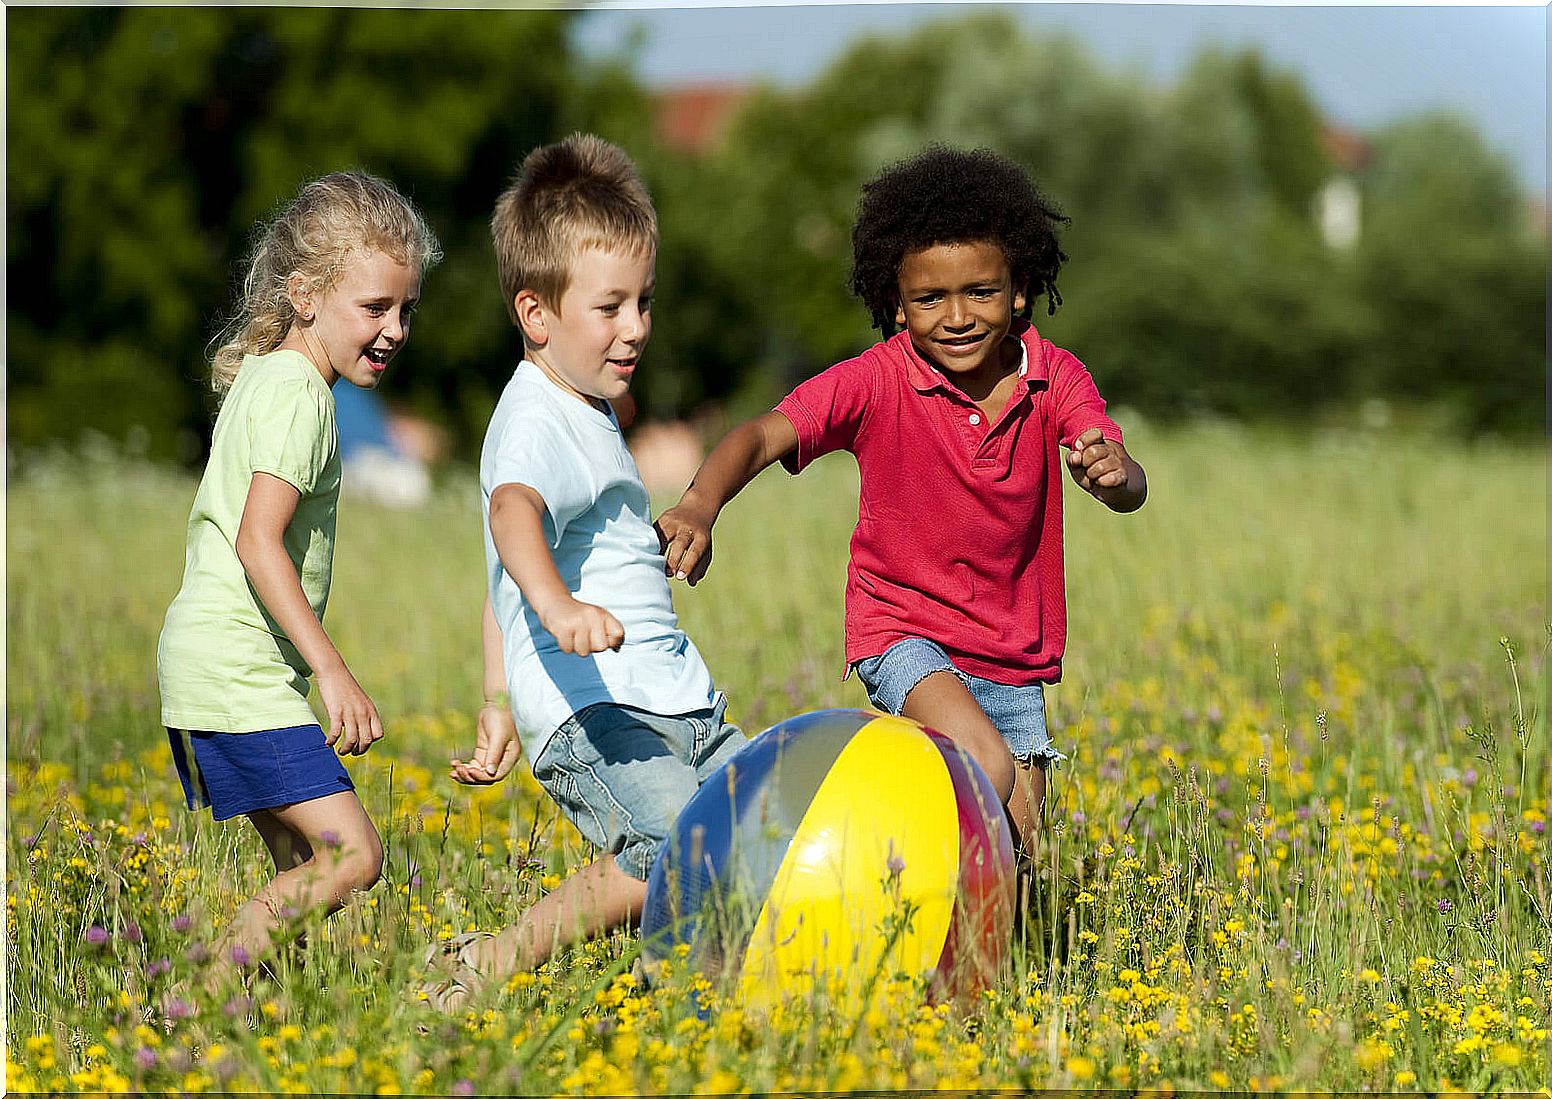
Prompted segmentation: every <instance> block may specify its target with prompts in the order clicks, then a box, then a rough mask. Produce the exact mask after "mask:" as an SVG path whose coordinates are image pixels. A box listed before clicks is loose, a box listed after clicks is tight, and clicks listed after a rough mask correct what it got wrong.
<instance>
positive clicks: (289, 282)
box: [286, 271, 313, 321]
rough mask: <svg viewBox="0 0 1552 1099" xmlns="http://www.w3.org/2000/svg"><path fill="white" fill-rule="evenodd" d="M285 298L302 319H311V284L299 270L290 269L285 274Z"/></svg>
mask: <svg viewBox="0 0 1552 1099" xmlns="http://www.w3.org/2000/svg"><path fill="white" fill-rule="evenodd" d="M286 299H287V300H288V301H290V303H291V308H292V309H293V310H295V312H296V315H297V316H298V317H301V318H302V319H303V320H304V321H310V320H312V319H313V289H312V285H311V284H310V283H309V282H308V281H307V278H306V276H304V275H303V274H302V273H301V272H300V271H292V272H291V273H290V274H289V275H287V276H286Z"/></svg>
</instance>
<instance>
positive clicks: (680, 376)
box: [6, 7, 1546, 460]
mask: <svg viewBox="0 0 1552 1099" xmlns="http://www.w3.org/2000/svg"><path fill="white" fill-rule="evenodd" d="M10 14H11V20H10V25H9V34H8V35H7V46H6V49H7V61H8V67H7V91H8V102H9V112H10V115H9V128H8V138H7V141H8V146H7V152H8V154H9V155H8V158H7V165H8V167H7V181H8V185H9V206H8V228H9V232H8V254H7V263H8V273H9V276H10V277H9V280H8V287H9V290H8V302H7V310H8V322H9V324H8V332H9V350H10V354H9V375H8V406H7V407H8V429H9V437H10V439H11V441H12V444H13V445H20V446H23V447H26V446H32V445H36V444H38V443H41V442H44V441H46V440H50V439H64V440H74V439H76V438H78V437H79V435H80V433H81V432H82V431H83V430H85V429H95V430H98V431H102V432H105V433H107V434H109V435H112V436H115V437H119V438H133V437H134V436H136V435H137V434H138V435H139V437H140V438H141V439H142V440H144V443H145V446H146V449H148V450H149V451H150V452H151V453H153V454H156V455H163V456H172V455H177V456H180V457H182V458H183V459H184V460H193V459H195V458H197V457H198V455H199V453H200V451H201V448H202V440H203V438H204V436H205V434H206V433H207V432H208V429H209V423H210V411H211V401H210V398H209V387H208V383H207V382H206V376H207V368H206V351H207V347H206V344H207V341H208V340H209V339H210V337H211V336H212V335H213V334H214V332H215V331H216V330H217V328H218V326H219V321H220V320H221V318H222V317H223V315H225V314H226V313H228V312H229V311H230V310H231V309H232V308H233V305H234V302H233V292H234V283H235V281H236V279H237V278H238V277H239V270H238V267H239V261H240V259H241V257H242V255H243V253H244V251H245V249H246V247H247V245H248V242H249V239H250V236H251V233H252V231H253V227H254V226H255V225H256V224H257V223H258V222H260V221H261V220H262V219H264V218H265V217H267V216H268V215H269V214H270V213H271V212H272V211H273V210H274V209H275V208H276V207H277V205H278V204H280V203H282V202H284V201H285V200H286V199H288V198H289V197H290V196H291V195H292V194H294V193H295V191H296V189H297V188H298V186H299V185H300V184H301V183H302V182H303V181H304V180H305V179H307V178H310V177H311V176H315V175H317V174H320V173H322V172H326V171H330V170H334V169H337V168H342V167H352V166H354V167H361V168H365V169H366V170H368V171H372V172H376V173H379V174H382V175H384V176H387V177H388V178H390V179H392V180H394V181H395V183H397V184H398V185H399V186H400V187H402V188H403V189H404V190H405V191H406V193H408V194H409V195H410V196H411V197H412V198H414V199H415V201H416V202H417V203H419V204H420V205H421V207H422V208H423V209H424V210H425V211H426V213H427V215H428V217H429V218H430V220H431V222H432V224H433V225H434V227H435V228H436V230H437V232H438V234H439V236H440V237H441V239H442V242H443V245H444V248H445V251H446V260H445V261H444V263H443V264H442V266H441V267H440V268H439V269H438V270H437V271H436V272H435V273H434V274H433V275H432V276H431V277H430V278H429V279H428V281H427V284H426V288H425V300H424V307H423V309H422V311H421V313H420V318H421V320H420V323H419V324H418V326H417V330H416V335H415V339H414V340H413V341H411V343H410V344H409V346H408V348H407V350H406V352H405V354H404V355H403V356H402V357H401V360H400V362H399V363H398V365H397V366H396V369H395V371H394V375H393V377H392V380H391V383H390V390H389V392H390V393H391V394H392V395H393V396H394V397H395V398H397V399H399V400H405V401H409V402H411V403H413V404H414V405H415V406H416V407H418V408H419V409H420V410H421V411H423V412H424V413H426V414H427V415H429V416H431V417H432V418H434V419H437V420H440V421H441V422H443V423H445V424H447V425H448V426H449V427H451V428H452V429H453V433H454V435H455V437H456V438H458V439H459V440H460V441H461V445H462V447H463V449H464V452H465V453H470V452H472V449H473V448H475V447H477V446H478V441H479V439H480V437H481V434H482V432H483V427H484V423H485V420H486V418H487V416H488V414H489V411H490V409H491V408H492V407H493V404H494V400H495V396H496V394H497V392H498V391H499V388H500V385H501V384H502V382H503V381H504V379H505V378H506V376H507V374H508V373H509V371H510V369H511V365H512V361H513V359H514V357H515V355H516V354H517V351H518V343H517V340H516V336H515V334H514V333H513V331H512V330H511V328H510V325H509V324H508V323H507V321H506V317H505V312H504V310H503V309H502V307H501V303H500V301H499V295H498V291H497V289H496V278H495V269H494V259H493V257H492V255H491V250H490V244H489V236H488V229H487V225H488V218H489V212H490V209H491V204H492V202H493V200H494V198H495V195H496V194H497V193H498V192H499V191H500V189H501V188H502V187H504V186H505V185H506V183H507V182H508V180H509V179H510V177H511V174H512V172H513V171H514V170H515V167H516V165H517V162H518V161H519V160H520V158H521V157H522V155H523V154H524V153H526V152H527V151H528V150H529V149H530V148H532V147H533V146H535V145H537V144H540V143H543V142H548V141H553V140H556V139H557V138H559V137H561V136H563V135H564V134H566V133H568V132H570V131H572V130H574V129H591V130H594V131H596V132H598V133H601V134H602V135H603V136H605V137H608V138H610V139H611V140H614V141H617V142H619V143H620V144H622V145H623V146H624V147H625V148H626V149H627V150H628V151H630V152H631V154H632V155H633V156H634V157H635V158H636V159H637V161H638V163H639V164H640V165H641V168H642V172H643V175H644V176H645V178H646V180H647V182H648V185H649V187H650V188H651V189H652V191H653V194H654V196H655V198H656V201H657V203H658V207H659V213H660V216H661V221H662V225H663V243H662V247H661V250H660V253H659V262H658V281H659V286H658V295H657V301H658V306H659V307H658V309H657V312H656V320H655V328H654V337H653V349H652V352H651V364H650V365H651V369H649V370H645V371H643V372H642V375H641V378H640V382H639V386H638V394H637V395H638V399H639V401H640V402H641V404H642V406H643V408H644V409H645V410H646V411H647V412H648V413H650V414H659V415H669V414H675V413H684V412H687V411H689V410H692V409H694V408H695V407H696V406H698V405H700V404H701V403H702V402H706V401H719V402H727V401H733V402H735V403H738V402H740V401H741V402H742V403H743V404H744V405H745V406H746V407H747V406H749V405H750V404H751V403H752V404H754V405H758V404H759V403H761V402H766V401H769V400H772V399H774V398H775V397H776V396H778V395H779V394H780V392H782V391H783V390H784V389H785V388H786V387H788V386H790V385H791V384H793V383H795V382H796V381H798V380H800V379H801V378H802V377H805V376H807V375H808V374H811V373H813V372H815V371H817V370H819V369H822V368H823V367H825V366H827V365H829V364H830V363H831V362H834V361H836V360H838V359H840V358H843V357H846V356H849V355H851V354H855V353H856V352H857V351H859V350H860V349H862V348H863V347H865V346H866V345H867V344H868V343H869V342H870V341H871V340H872V339H873V338H875V335H876V334H875V333H872V332H871V331H870V330H869V327H868V320H867V315H866V312H865V311H864V310H863V309H862V307H861V306H860V305H859V304H857V303H856V302H854V301H852V300H851V299H850V297H849V296H848V294H847V292H846V290H845V286H846V274H847V270H848V267H849V263H850V233H851V225H852V219H853V215H854V211H855V208H856V202H857V198H858V194H859V189H860V186H861V184H862V182H863V181H864V180H865V179H867V178H868V177H869V176H870V175H872V174H873V173H874V172H875V171H877V169H878V168H880V167H881V166H882V165H884V164H885V163H887V162H889V161H892V160H895V159H898V158H900V157H903V156H907V155H909V154H911V153H913V152H915V151H916V150H918V149H919V148H921V146H922V145H923V144H925V143H927V142H930V141H943V142H948V143H952V144H957V145H963V146H975V145H985V146H990V147H992V148H995V149H998V150H1000V151H1002V152H1004V153H1006V154H1007V155H1009V156H1011V157H1013V158H1014V159H1015V160H1017V161H1018V162H1020V163H1021V164H1023V165H1024V166H1025V167H1027V168H1028V169H1029V170H1030V171H1031V173H1032V174H1033V175H1034V176H1035V177H1036V179H1038V180H1039V181H1040V182H1041V184H1042V186H1043V187H1044V189H1045V190H1046V191H1047V192H1048V193H1049V194H1050V195H1051V196H1052V197H1053V198H1055V199H1056V200H1057V202H1058V203H1059V204H1060V205H1062V206H1063V207H1064V209H1065V211H1066V212H1067V213H1068V214H1070V215H1071V217H1072V218H1073V223H1072V226H1071V228H1070V230H1069V231H1068V232H1067V233H1066V235H1065V236H1064V246H1065V248H1066V250H1067V251H1068V253H1069V254H1070V255H1071V256H1072V260H1071V261H1070V263H1069V264H1068V266H1067V267H1066V268H1065V269H1064V271H1063V273H1062V276H1061V279H1060V283H1059V285H1060V287H1061V289H1062V293H1063V298H1064V301H1065V304H1064V306H1063V308H1062V310H1061V312H1060V313H1059V314H1058V315H1057V316H1056V317H1054V318H1045V317H1044V316H1043V314H1041V315H1039V316H1037V323H1038V324H1039V325H1040V327H1041V329H1042V331H1044V332H1045V333H1046V334H1047V335H1049V336H1050V337H1051V338H1053V339H1055V340H1057V341H1058V342H1060V343H1063V344H1065V345H1067V346H1070V347H1071V348H1072V349H1073V350H1074V351H1075V352H1076V353H1077V354H1079V356H1080V357H1082V358H1084V359H1085V361H1087V362H1089V364H1090V366H1091V367H1092V368H1093V369H1094V371H1095V373H1096V375H1097V376H1098V377H1099V379H1100V381H1101V384H1102V387H1103V389H1104V391H1105V392H1106V394H1107V395H1108V396H1110V397H1111V399H1112V400H1115V401H1120V402H1124V403H1128V404H1132V405H1135V406H1137V407H1139V408H1141V409H1142V410H1144V411H1147V412H1150V413H1156V414H1161V415H1188V414H1192V413H1196V412H1202V411H1207V412H1214V413H1220V414H1229V415H1262V414H1267V413H1279V414H1292V415H1307V414H1309V413H1311V412H1314V411H1316V410H1318V409H1320V408H1321V407H1322V406H1323V405H1325V404H1328V403H1331V402H1344V401H1351V400H1352V399H1354V398H1357V397H1363V396H1370V395H1396V396H1400V397H1403V398H1408V399H1410V398H1419V399H1425V400H1437V401H1443V402H1448V403H1449V405H1450V407H1452V408H1453V409H1455V410H1456V413H1457V416H1458V419H1459V423H1460V426H1461V427H1462V428H1464V429H1467V430H1472V431H1480V430H1488V429H1499V428H1531V429H1533V428H1535V427H1536V426H1537V425H1538V424H1539V423H1540V422H1541V408H1540V402H1539V401H1538V400H1537V399H1536V397H1537V394H1538V393H1539V392H1541V389H1542V386H1543V384H1544V383H1543V379H1544V371H1545V361H1546V360H1545V353H1544V347H1543V337H1544V319H1545V296H1546V289H1545V288H1546V255H1545V247H1546V246H1545V239H1544V237H1543V236H1541V235H1540V234H1538V233H1535V232H1533V231H1530V230H1529V229H1528V228H1527V225H1526V218H1525V215H1524V211H1525V198H1524V195H1523V193H1522V191H1521V189H1520V188H1519V187H1518V186H1517V184H1516V182H1515V180H1514V178H1513V176H1512V174H1511V173H1510V171H1509V169H1508V167H1507V166H1506V165H1505V164H1504V163H1503V161H1502V159H1501V158H1499V157H1497V156H1495V155H1494V154H1492V153H1491V152H1490V151H1489V150H1487V149H1486V148H1485V147H1484V146H1483V145H1482V142H1481V139H1480V138H1479V137H1478V136H1477V135H1476V133H1475V132H1474V131H1473V130H1472V129H1471V128H1470V127H1469V126H1468V125H1466V124H1464V123H1462V122H1460V121H1458V120H1455V119H1450V118H1447V117H1425V118H1418V119H1410V120H1406V121H1403V122H1401V123H1398V124H1396V125H1393V126H1391V127H1388V128H1386V129H1385V130H1383V131H1381V132H1379V133H1377V134H1375V135H1373V141H1372V154H1371V157H1370V160H1369V163H1368V164H1367V165H1365V166H1364V168H1363V170H1362V172H1361V185H1362V214H1363V222H1362V232H1361V234H1360V237H1359V240H1358V243H1357V246H1356V247H1355V248H1354V249H1353V250H1352V251H1350V252H1344V251H1341V250H1336V249H1333V248H1332V247H1329V246H1328V245H1326V243H1325V242H1324V241H1323V240H1322V239H1321V238H1320V236H1319V233H1318V228H1317V225H1316V221H1315V218H1314V217H1313V214H1312V210H1313V207H1314V204H1315V202H1316V201H1317V198H1318V196H1319V194H1320V190H1321V188H1322V187H1323V186H1325V185H1326V183H1327V182H1328V181H1329V180H1330V179H1331V178H1332V175H1333V172H1334V171H1335V170H1336V169H1335V168H1334V166H1333V165H1332V164H1331V162H1330V160H1329V158H1328V156H1327V154H1326V152H1325V150H1324V147H1323V144H1322V141H1321V121H1320V116H1319V113H1318V111H1317V110H1316V108H1315V106H1314V104H1313V103H1312V102H1311V100H1310V98H1309V96H1308V94H1307V93H1306V91H1305V90H1304V88H1303V86H1302V84H1301V83H1300V81H1299V80H1298V79H1297V78H1296V77H1294V76H1293V75H1291V74H1289V73H1286V72H1281V71H1278V70H1276V69H1274V68H1272V67H1271V66H1269V65H1268V64H1267V63H1266V62H1265V61H1264V60H1263V59H1262V58H1261V57H1259V56H1258V55H1257V54H1255V53H1254V52H1250V51H1239V52H1227V51H1222V50H1209V51H1205V52H1203V53H1202V54H1201V55H1200V56H1199V57H1198V58H1196V60H1195V62H1194V63H1193V64H1192V65H1191V66H1189V67H1188V69H1187V70H1186V72H1185V73H1184V74H1183V75H1182V76H1181V77H1180V78H1179V79H1178V80H1177V81H1175V82H1174V83H1173V84H1172V85H1170V86H1167V87H1156V86H1153V85H1150V84H1149V83H1147V82H1146V81H1144V80H1143V78H1142V77H1141V76H1140V75H1139V74H1137V73H1135V72H1132V71H1129V70H1113V69H1108V68H1106V67H1105V66H1103V65H1101V64H1099V63H1098V62H1097V61H1096V60H1095V59H1094V58H1093V57H1092V56H1091V55H1090V54H1089V53H1088V52H1087V51H1086V50H1085V49H1084V48H1083V47H1082V46H1081V44H1079V43H1078V42H1076V41H1074V40H1072V39H1069V38H1064V37H1060V36H1054V37H1053V36H1042V35H1034V34H1030V33H1028V32H1026V31H1024V30H1023V29H1022V28H1021V27H1020V26H1019V24H1018V23H1017V22H1015V21H1014V20H1013V19H1012V18H1010V17H1009V16H1008V15H1007V14H1006V13H1002V14H976V15H971V16H969V17H968V18H956V19H952V20H948V21H944V22H940V23H935V24H931V25H928V26H925V27H923V28H921V29H919V30H917V31H915V32H913V33H909V34H904V35H897V36H892V37H884V38H876V39H869V40H864V41H859V42H857V43H855V44H854V45H853V46H852V47H850V48H849V49H848V50H846V51H845V52H844V53H843V54H842V55H841V57H840V58H839V59H838V60H837V61H836V62H835V63H834V64H833V65H831V66H830V67H829V68H828V69H827V70H826V71H824V72H823V73H821V74H820V75H819V76H818V77H817V78H816V79H815V80H813V81H812V82H811V83H810V84H809V85H807V86H805V87H801V88H797V89H788V90H783V89H776V88H763V89H758V90H757V91H756V93H755V94H753V95H751V96H750V97H749V98H748V99H747V101H746V102H745V104H744V106H743V107H742V109H741V110H740V111H739V113H738V115H737V117H736V118H735V119H734V121H733V123H732V126H731V128H730V130H729V132H728V134H727V137H726V139H725V140H724V141H723V142H722V143H721V145H720V146H718V147H717V148H716V149H715V150H714V151H713V152H712V153H711V154H710V155H706V156H698V157H697V156H690V155H686V154H682V153H679V152H676V151H674V150H671V149H668V148H666V147H664V146H662V145H660V144H659V143H658V142H657V140H656V139H655V137H654V125H653V122H654V115H653V110H654V108H653V103H652V100H651V97H650V96H649V95H648V94H647V93H646V92H645V91H644V90H643V89H642V88H641V87H640V86H639V85H638V83H637V81H636V80H635V78H634V77H633V75H632V74H631V72H630V68H629V58H628V57H622V58H616V59H613V60H611V61H609V62H605V63H583V62H582V61H581V60H579V59H578V57H576V56H575V54H574V52H573V50H572V47H571V45H570V39H569V34H570V28H571V24H572V22H573V20H574V18H575V13H574V12H567V11H561V10H548V11H535V10H526V11H491V10H485V11H449V10H422V9H408V10H406V9H399V10H372V9H359V8H339V9H330V8H291V9H264V8H225V9H214V8H185V7H180V8H177V9H157V8H100V7H98V8H57V9H56V8H18V9H15V10H13V11H12V12H11V13H10Z"/></svg>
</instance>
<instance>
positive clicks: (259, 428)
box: [247, 378, 338, 496]
mask: <svg viewBox="0 0 1552 1099" xmlns="http://www.w3.org/2000/svg"><path fill="white" fill-rule="evenodd" d="M247 421H248V461H249V465H250V466H251V467H252V468H253V472H255V473H268V474H271V475H272V476H275V477H279V478H280V479H281V480H282V481H285V482H286V483H287V484H289V485H291V486H292V487H293V488H295V489H296V490H297V491H298V492H300V493H301V494H302V495H304V496H306V495H308V494H309V493H311V492H312V491H313V489H314V488H315V487H316V486H317V484H318V479H319V477H320V476H321V475H322V473H323V471H324V467H325V466H327V465H328V463H329V459H330V457H331V456H332V455H333V454H334V450H335V447H336V446H337V445H338V440H337V436H336V434H335V425H334V401H333V399H332V398H331V397H330V396H329V395H328V394H327V393H326V392H325V393H320V392H319V391H318V389H317V387H316V386H313V385H311V384H309V382H308V381H307V380H306V379H305V378H281V379H277V380H276V381H275V382H274V383H272V384H269V385H265V386H263V387H262V388H261V389H259V390H258V391H256V392H255V393H254V394H253V395H252V397H251V399H250V400H249V402H248V407H247Z"/></svg>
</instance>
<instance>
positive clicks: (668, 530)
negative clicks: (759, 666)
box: [657, 412, 798, 584]
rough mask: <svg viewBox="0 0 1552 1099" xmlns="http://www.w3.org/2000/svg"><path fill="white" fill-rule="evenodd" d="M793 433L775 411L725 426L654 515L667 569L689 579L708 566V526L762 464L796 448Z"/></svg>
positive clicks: (679, 576) (709, 551)
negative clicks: (670, 501)
mask: <svg viewBox="0 0 1552 1099" xmlns="http://www.w3.org/2000/svg"><path fill="white" fill-rule="evenodd" d="M797 445H798V433H797V431H796V430H794V428H793V426H792V421H791V420H789V419H787V417H785V416H783V415H782V414H781V413H780V412H767V413H765V414H764V415H763V416H756V417H755V418H754V419H752V420H749V421H748V422H746V423H742V424H740V425H739V426H737V427H735V428H734V429H733V430H732V431H730V432H728V433H727V435H726V436H724V437H723V439H722V441H721V442H720V443H718V444H717V445H716V447H715V448H713V450H712V452H711V453H710V454H708V455H707V456H706V460H705V461H704V462H702V463H701V468H700V469H698V470H696V471H695V477H694V479H693V480H691V481H690V487H689V488H687V489H685V491H684V496H683V497H682V498H681V499H680V500H679V503H678V504H676V505H674V506H673V507H671V508H669V509H668V510H667V511H665V512H663V514H662V515H660V516H658V520H657V534H658V538H659V540H660V541H661V542H662V546H663V556H664V558H665V560H666V562H667V567H668V575H669V576H672V577H674V578H675V579H677V580H686V581H688V582H689V583H691V584H694V583H695V582H696V581H698V580H699V579H700V578H701V577H703V576H705V575H706V570H707V569H708V568H709V567H710V566H711V528H712V525H713V524H714V523H715V522H716V521H717V516H718V515H720V514H722V509H723V508H724V507H726V506H727V503H728V501H729V500H731V499H732V498H733V497H734V496H737V495H738V493H739V492H740V491H741V490H742V489H743V487H744V486H745V485H747V484H748V483H749V482H750V481H752V480H754V478H755V476H756V475H758V474H759V473H760V471H761V470H763V469H765V468H766V467H767V466H769V465H771V464H772V463H773V462H778V461H780V460H781V459H783V458H785V457H786V456H787V455H789V454H791V453H792V452H793V451H794V450H796V449H797Z"/></svg>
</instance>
